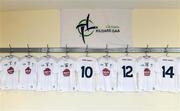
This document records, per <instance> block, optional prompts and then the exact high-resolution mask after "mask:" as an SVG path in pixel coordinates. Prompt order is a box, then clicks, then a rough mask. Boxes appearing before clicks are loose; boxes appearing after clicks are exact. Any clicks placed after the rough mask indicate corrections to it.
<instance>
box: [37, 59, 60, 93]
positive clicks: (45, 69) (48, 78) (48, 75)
mask: <svg viewBox="0 0 180 111" xmlns="http://www.w3.org/2000/svg"><path fill="white" fill-rule="evenodd" d="M56 67H57V63H56V59H55V58H54V57H52V56H50V57H41V58H40V61H39V62H38V86H37V90H38V91H50V90H56V89H57V69H56Z"/></svg>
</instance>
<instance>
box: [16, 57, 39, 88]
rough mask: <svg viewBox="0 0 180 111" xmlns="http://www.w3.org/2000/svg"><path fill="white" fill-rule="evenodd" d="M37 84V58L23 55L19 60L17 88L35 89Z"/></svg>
mask: <svg viewBox="0 0 180 111" xmlns="http://www.w3.org/2000/svg"><path fill="white" fill-rule="evenodd" d="M36 86H37V59H36V58H35V57H33V56H32V57H23V58H21V59H20V61H19V89H22V90H35V89H36Z"/></svg>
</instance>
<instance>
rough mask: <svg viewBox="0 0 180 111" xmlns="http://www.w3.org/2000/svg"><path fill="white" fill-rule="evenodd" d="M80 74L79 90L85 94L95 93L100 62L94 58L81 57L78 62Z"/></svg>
mask: <svg viewBox="0 0 180 111" xmlns="http://www.w3.org/2000/svg"><path fill="white" fill-rule="evenodd" d="M76 71H77V74H78V84H77V85H78V90H79V91H85V92H94V91H95V79H96V74H97V73H99V66H98V62H97V60H96V59H95V58H93V57H81V58H79V59H78V60H77V62H76Z"/></svg>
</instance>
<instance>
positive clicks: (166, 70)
mask: <svg viewBox="0 0 180 111" xmlns="http://www.w3.org/2000/svg"><path fill="white" fill-rule="evenodd" d="M176 65H177V60H176V58H174V57H169V56H164V57H160V58H158V64H157V88H158V90H160V91H170V92H171V91H172V92H174V91H176V89H177V77H178V75H177V74H178V73H177V70H176V67H177V66H176Z"/></svg>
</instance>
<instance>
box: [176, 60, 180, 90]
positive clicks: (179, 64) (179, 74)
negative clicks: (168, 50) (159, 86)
mask: <svg viewBox="0 0 180 111" xmlns="http://www.w3.org/2000/svg"><path fill="white" fill-rule="evenodd" d="M176 68H177V91H180V57H178V58H177V67H176Z"/></svg>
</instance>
